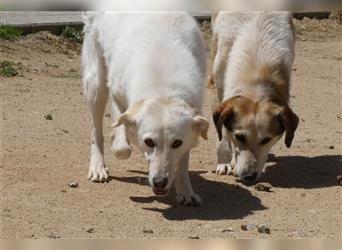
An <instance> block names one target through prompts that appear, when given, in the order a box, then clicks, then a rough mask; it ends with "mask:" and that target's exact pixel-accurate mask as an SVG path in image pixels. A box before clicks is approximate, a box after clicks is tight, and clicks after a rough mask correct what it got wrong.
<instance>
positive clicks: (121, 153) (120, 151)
mask: <svg viewBox="0 0 342 250" xmlns="http://www.w3.org/2000/svg"><path fill="white" fill-rule="evenodd" d="M113 151H114V155H115V157H116V158H118V159H120V160H126V159H128V158H129V157H130V156H131V153H132V149H131V148H130V147H121V148H113Z"/></svg>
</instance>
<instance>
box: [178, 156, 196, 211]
mask: <svg viewBox="0 0 342 250" xmlns="http://www.w3.org/2000/svg"><path fill="white" fill-rule="evenodd" d="M189 155H190V152H187V153H185V154H184V156H183V157H182V158H181V160H180V162H179V165H178V166H177V169H176V173H175V188H176V193H177V196H176V199H177V202H178V203H182V204H185V205H188V206H200V205H201V198H200V197H199V196H198V195H197V194H195V193H194V191H193V189H192V186H191V182H190V178H189Z"/></svg>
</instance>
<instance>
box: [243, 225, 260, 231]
mask: <svg viewBox="0 0 342 250" xmlns="http://www.w3.org/2000/svg"><path fill="white" fill-rule="evenodd" d="M255 228H257V225H255V224H243V225H241V230H242V231H250V230H253V229H255Z"/></svg>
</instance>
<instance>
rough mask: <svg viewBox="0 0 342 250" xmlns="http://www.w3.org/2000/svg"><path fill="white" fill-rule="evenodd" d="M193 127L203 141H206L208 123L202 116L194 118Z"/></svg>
mask: <svg viewBox="0 0 342 250" xmlns="http://www.w3.org/2000/svg"><path fill="white" fill-rule="evenodd" d="M194 125H195V126H196V127H197V128H198V129H199V131H200V135H201V137H202V138H203V139H204V140H208V128H209V122H208V120H207V119H205V118H204V117H203V116H200V115H197V116H195V117H194Z"/></svg>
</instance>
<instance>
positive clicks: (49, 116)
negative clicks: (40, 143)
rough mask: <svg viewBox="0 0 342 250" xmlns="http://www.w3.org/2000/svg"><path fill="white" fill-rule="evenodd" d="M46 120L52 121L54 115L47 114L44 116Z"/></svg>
mask: <svg viewBox="0 0 342 250" xmlns="http://www.w3.org/2000/svg"><path fill="white" fill-rule="evenodd" d="M44 118H45V120H52V115H51V114H46V115H44Z"/></svg>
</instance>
